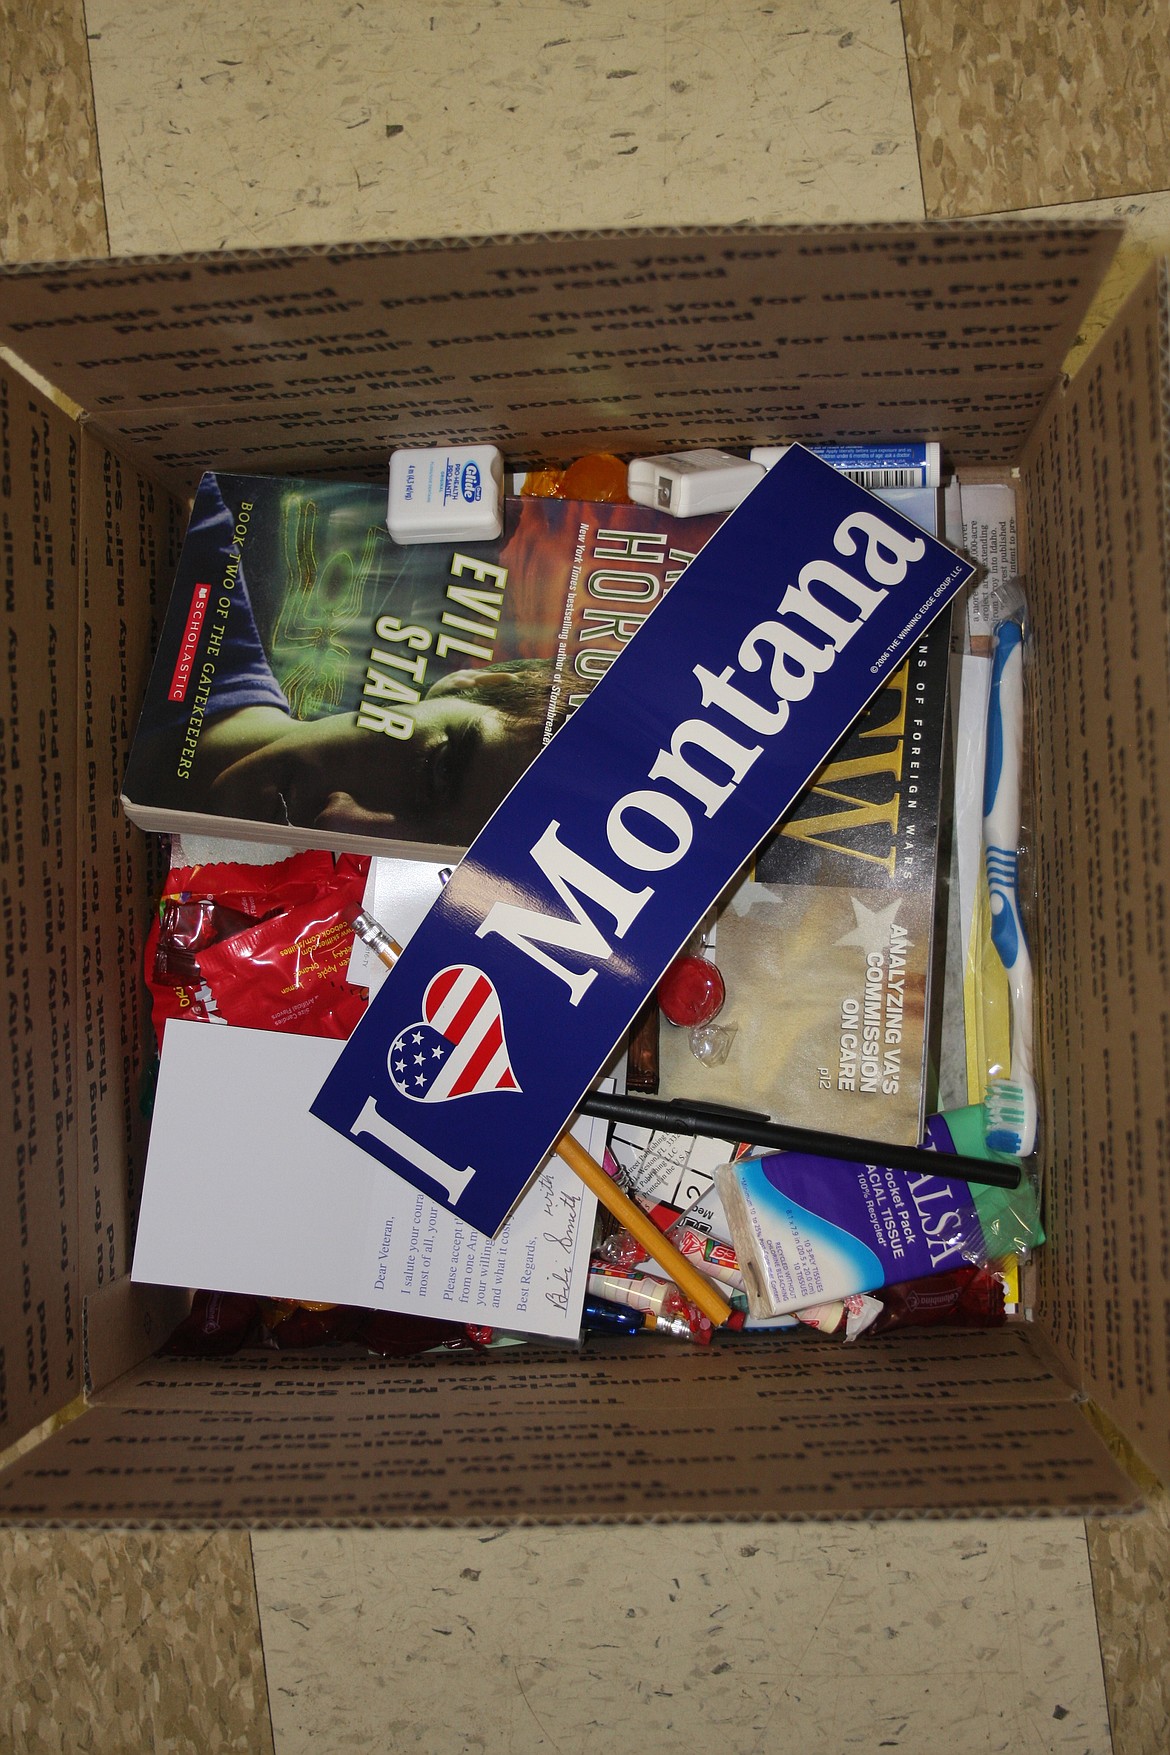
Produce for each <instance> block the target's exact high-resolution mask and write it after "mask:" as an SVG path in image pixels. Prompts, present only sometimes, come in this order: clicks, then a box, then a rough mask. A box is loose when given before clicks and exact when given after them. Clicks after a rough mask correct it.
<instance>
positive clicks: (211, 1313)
mask: <svg viewBox="0 0 1170 1755" xmlns="http://www.w3.org/2000/svg"><path fill="white" fill-rule="evenodd" d="M259 1309H260V1300H259V1298H252V1297H250V1296H249V1295H248V1294H247V1293H245V1292H196V1294H195V1296H194V1298H193V1299H192V1300H191V1308H190V1310H189V1311H188V1313H187V1315H186V1316H185V1317H184V1318H183V1320H182V1322H181V1323H180V1324H179V1326H178V1328H177V1329H175V1331H174V1333H173V1334H172V1335H171V1338H170V1340H169V1341H168V1342H167V1344H166V1346H165V1347H162V1348H160V1351H161V1352H163V1353H166V1354H169V1355H170V1356H171V1357H172V1358H178V1359H223V1358H226V1357H227V1355H228V1354H229V1353H238V1352H239V1350H240V1348H241V1347H242V1346H243V1345H244V1343H245V1342H246V1341H247V1340H248V1339H249V1338H250V1337H251V1334H252V1330H253V1328H254V1327H255V1324H256V1319H257V1315H258V1312H259Z"/></svg>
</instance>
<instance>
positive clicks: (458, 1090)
mask: <svg viewBox="0 0 1170 1755" xmlns="http://www.w3.org/2000/svg"><path fill="white" fill-rule="evenodd" d="M422 1012H423V1015H422V1017H421V1018H420V1019H419V1021H418V1023H417V1024H408V1025H407V1027H406V1029H405V1030H400V1031H399V1033H398V1035H397V1036H396V1037H395V1038H394V1041H393V1043H392V1044H391V1048H390V1053H389V1056H388V1057H387V1065H388V1066H389V1069H390V1077H391V1079H392V1080H393V1081H394V1087H395V1089H396V1090H398V1091H400V1092H401V1093H402V1095H403V1096H404V1097H412V1098H413V1099H414V1100H415V1102H418V1103H446V1102H447V1101H448V1100H449V1099H450V1098H452V1097H476V1096H479V1095H480V1094H481V1093H482V1092H484V1091H518V1090H519V1089H520V1086H519V1083H518V1082H517V1079H516V1075H515V1073H514V1072H513V1071H512V1068H511V1066H510V1064H509V1061H508V1044H507V1043H506V1042H505V1040H504V1019H503V1015H502V1013H501V1011H500V996H499V994H498V993H497V992H496V989H495V986H494V984H493V983H492V981H491V979H490V978H489V977H488V976H487V975H485V974H484V972H483V970H482V969H475V968H473V967H472V966H471V965H470V964H467V963H456V964H453V965H452V966H451V967H450V968H448V969H440V971H439V973H438V974H437V975H435V976H433V977H432V978H431V981H430V982H429V984H428V986H427V990H426V992H425V993H424V994H423V1002H422Z"/></svg>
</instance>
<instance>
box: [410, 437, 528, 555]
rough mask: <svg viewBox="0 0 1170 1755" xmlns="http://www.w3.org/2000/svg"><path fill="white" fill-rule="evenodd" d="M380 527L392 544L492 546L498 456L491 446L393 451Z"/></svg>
mask: <svg viewBox="0 0 1170 1755" xmlns="http://www.w3.org/2000/svg"><path fill="white" fill-rule="evenodd" d="M386 528H387V530H389V532H390V534H391V536H392V537H393V538H394V540H395V542H494V541H495V539H496V537H497V536H499V534H500V532H501V531H502V530H503V528H504V459H503V457H502V456H501V454H500V452H499V451H498V450H497V449H496V447H495V446H494V445H440V446H436V447H435V448H434V449H433V450H429V449H428V450H413V449H411V448H406V449H404V450H401V451H395V452H393V453H392V455H391V458H390V499H389V505H388V507H387V511H386Z"/></svg>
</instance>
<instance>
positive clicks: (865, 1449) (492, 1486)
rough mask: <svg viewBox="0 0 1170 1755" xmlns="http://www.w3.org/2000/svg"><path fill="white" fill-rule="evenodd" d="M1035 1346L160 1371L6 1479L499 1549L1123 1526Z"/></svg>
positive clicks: (685, 1351)
mask: <svg viewBox="0 0 1170 1755" xmlns="http://www.w3.org/2000/svg"><path fill="white" fill-rule="evenodd" d="M1135 1501H1136V1493H1135V1489H1134V1488H1133V1486H1132V1484H1131V1483H1130V1482H1129V1481H1128V1480H1127V1479H1126V1477H1125V1476H1124V1475H1123V1474H1122V1473H1121V1472H1120V1470H1119V1469H1118V1468H1117V1466H1116V1464H1115V1463H1114V1462H1113V1461H1112V1459H1111V1458H1110V1457H1109V1455H1108V1452H1107V1451H1106V1450H1105V1448H1104V1446H1103V1445H1102V1444H1101V1442H1100V1440H1099V1439H1098V1438H1097V1436H1096V1434H1095V1433H1094V1432H1093V1431H1092V1429H1091V1427H1090V1426H1089V1424H1088V1422H1087V1421H1086V1420H1085V1418H1084V1417H1083V1415H1082V1414H1081V1413H1080V1411H1079V1409H1078V1408H1077V1406H1076V1405H1075V1401H1074V1395H1073V1391H1072V1390H1071V1388H1070V1386H1069V1384H1068V1382H1067V1380H1066V1379H1065V1378H1064V1377H1063V1376H1062V1374H1061V1373H1060V1372H1059V1370H1057V1369H1054V1362H1053V1359H1052V1357H1051V1355H1050V1354H1049V1353H1048V1351H1047V1349H1046V1348H1045V1346H1044V1343H1043V1341H1042V1339H1041V1337H1040V1336H1038V1335H1037V1334H1035V1333H1034V1332H1030V1331H1029V1330H1027V1329H1026V1328H1025V1327H1023V1326H1022V1325H1019V1326H1011V1327H1008V1328H1004V1329H1000V1330H995V1331H991V1332H987V1333H971V1332H968V1333H962V1334H951V1335H945V1334H932V1335H926V1336H917V1337H916V1336H914V1335H911V1334H908V1333H906V1334H900V1335H897V1336H895V1337H892V1340H891V1343H883V1342H871V1343H870V1344H869V1345H865V1344H864V1343H862V1344H859V1345H857V1346H856V1347H850V1348H846V1347H842V1346H839V1345H834V1344H833V1343H831V1342H822V1341H819V1340H816V1339H814V1338H812V1337H806V1336H796V1337H795V1338H787V1339H780V1340H777V1341H774V1342H772V1341H768V1340H757V1341H753V1342H749V1343H741V1344H740V1345H738V1346H737V1345H735V1344H734V1343H731V1342H728V1343H726V1344H722V1345H717V1346H715V1347H713V1348H712V1349H710V1350H709V1351H708V1350H705V1349H700V1348H686V1347H678V1346H675V1347H673V1348H671V1347H669V1346H667V1345H664V1344H659V1345H657V1346H656V1345H655V1344H654V1343H653V1342H645V1343H636V1344H635V1346H634V1347H633V1348H632V1349H631V1348H623V1347H621V1346H618V1345H613V1346H608V1345H606V1346H597V1347H596V1348H595V1349H594V1348H591V1349H590V1350H589V1351H588V1352H587V1353H585V1354H584V1355H583V1356H581V1357H578V1356H576V1355H575V1354H572V1353H563V1352H557V1351H553V1350H549V1349H541V1348H535V1347H532V1348H524V1349H513V1350H509V1351H505V1352H503V1353H493V1354H487V1355H480V1356H467V1355H445V1356H441V1357H436V1356H428V1357H425V1358H422V1359H419V1360H416V1361H412V1362H408V1363H405V1364H387V1363H385V1362H383V1361H381V1360H368V1359H364V1358H363V1359H358V1358H353V1357H346V1358H342V1357H338V1356H336V1355H329V1354H324V1355H322V1354H318V1355H301V1356H299V1357H296V1356H293V1355H287V1354H286V1355H264V1356H260V1357H257V1356H256V1355H255V1354H241V1355H238V1356H237V1357H236V1358H235V1359H231V1360H226V1361H219V1362H216V1363H215V1364H193V1363H191V1362H189V1361H157V1360H156V1361H154V1362H152V1363H151V1364H150V1365H148V1366H146V1367H143V1368H142V1369H141V1370H140V1371H138V1372H136V1373H134V1374H132V1375H131V1376H129V1377H127V1378H124V1379H123V1380H122V1381H121V1382H120V1383H118V1384H115V1385H114V1386H113V1387H112V1388H111V1390H110V1391H109V1392H107V1394H105V1395H103V1396H101V1397H99V1399H98V1403H97V1405H96V1406H95V1407H94V1408H93V1409H91V1411H90V1412H89V1414H87V1416H86V1417H85V1419H83V1420H80V1421H77V1422H75V1423H74V1424H73V1425H72V1426H70V1427H68V1428H66V1429H65V1430H64V1431H62V1432H60V1433H58V1434H56V1435H55V1436H54V1437H52V1438H51V1439H49V1440H47V1441H46V1443H45V1444H44V1445H42V1446H41V1448H40V1449H39V1450H37V1451H36V1452H35V1453H33V1454H32V1455H31V1456H29V1457H28V1458H26V1459H25V1460H24V1461H23V1462H22V1463H20V1464H18V1465H17V1466H16V1467H14V1468H13V1469H12V1470H10V1471H9V1472H8V1473H7V1474H5V1475H4V1476H3V1477H0V1520H3V1521H6V1522H11V1523H21V1522H44V1521H46V1520H48V1521H53V1522H62V1523H70V1524H73V1523H76V1524H85V1525H117V1524H119V1523H124V1522H126V1521H128V1520H129V1521H132V1522H134V1523H159V1524H190V1525H199V1524H216V1525H219V1524H225V1523H227V1524H232V1523H235V1524H245V1525H250V1526H253V1527H255V1526H258V1525H263V1524H271V1523H278V1524H279V1523H289V1522H292V1523H297V1524H312V1523H328V1524H346V1523H355V1524H362V1523H459V1522H471V1523H477V1522H478V1523H491V1522H496V1521H502V1520H504V1521H509V1522H513V1521H517V1520H531V1521H538V1522H539V1521H546V1522H562V1521H595V1520H599V1519H602V1520H604V1519H616V1520H629V1519H644V1518H669V1519H678V1518H695V1519H706V1518H716V1519H718V1518H766V1517H795V1518H803V1517H810V1516H834V1517H842V1516H844V1517H851V1516H867V1515H874V1514H892V1513H907V1512H913V1513H930V1512H946V1513H947V1514H949V1515H963V1514H971V1515H974V1514H978V1513H984V1512H995V1513H1005V1512H1021V1511H1023V1512H1037V1511H1048V1512H1061V1511H1086V1510H1089V1509H1096V1510H1104V1509H1108V1510H1111V1511H1118V1510H1123V1509H1126V1508H1128V1507H1131V1506H1133V1505H1134V1503H1135Z"/></svg>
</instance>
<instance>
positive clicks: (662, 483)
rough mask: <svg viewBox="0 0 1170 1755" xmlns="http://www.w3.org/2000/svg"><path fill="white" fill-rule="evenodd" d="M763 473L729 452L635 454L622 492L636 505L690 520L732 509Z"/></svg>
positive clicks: (761, 477) (742, 458)
mask: <svg viewBox="0 0 1170 1755" xmlns="http://www.w3.org/2000/svg"><path fill="white" fill-rule="evenodd" d="M764 474H765V471H764V468H763V465H762V464H760V463H749V462H748V460H747V458H746V457H736V456H734V455H733V454H732V453H731V452H730V451H672V452H668V453H667V454H666V455H665V456H662V457H637V458H635V459H634V461H633V462H632V463H631V464H630V470H629V480H628V482H627V486H626V492H627V493H628V494H629V496H630V498H631V500H633V501H634V502H635V503H636V504H637V505H639V506H653V507H654V508H655V510H656V511H659V512H670V513H671V514H672V515H673V516H674V517H675V518H695V517H698V515H699V514H700V513H702V512H732V511H734V510H735V508H736V506H738V505H739V502H740V501H741V500H742V499H744V498H746V496H747V495H748V494H750V493H751V491H752V489H753V488H754V487H755V485H756V483H757V482H758V481H762V480H763V478H764Z"/></svg>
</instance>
